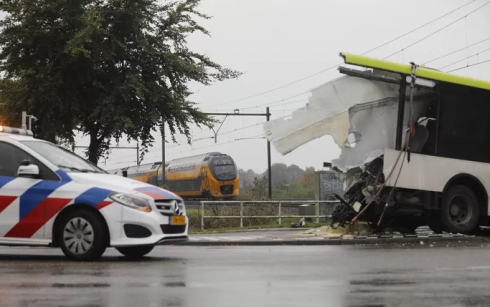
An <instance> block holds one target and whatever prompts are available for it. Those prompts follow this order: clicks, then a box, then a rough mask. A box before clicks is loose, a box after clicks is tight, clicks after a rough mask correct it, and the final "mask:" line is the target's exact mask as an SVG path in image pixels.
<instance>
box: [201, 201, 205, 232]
mask: <svg viewBox="0 0 490 307" xmlns="http://www.w3.org/2000/svg"><path fill="white" fill-rule="evenodd" d="M201 230H204V202H201Z"/></svg>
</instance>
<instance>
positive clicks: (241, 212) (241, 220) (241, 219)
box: [240, 203, 243, 228]
mask: <svg viewBox="0 0 490 307" xmlns="http://www.w3.org/2000/svg"><path fill="white" fill-rule="evenodd" d="M240 228H243V203H240Z"/></svg>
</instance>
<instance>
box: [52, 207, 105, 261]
mask: <svg viewBox="0 0 490 307" xmlns="http://www.w3.org/2000/svg"><path fill="white" fill-rule="evenodd" d="M85 222H86V223H88V226H86V227H85V228H83V227H84V226H80V227H78V223H85ZM73 225H75V227H78V228H76V229H80V231H76V233H74V236H73V239H70V236H69V235H70V232H69V231H68V230H70V229H73V227H72V226H73ZM82 228H83V229H82ZM87 229H88V230H87ZM57 231H58V234H57V235H58V236H59V243H60V247H61V250H62V251H63V253H64V254H65V255H66V256H67V257H68V258H70V259H72V260H76V261H92V260H96V259H98V258H100V257H101V256H102V255H103V254H104V252H105V250H106V248H107V242H108V239H109V234H108V233H107V228H106V227H105V225H104V220H102V218H101V217H100V216H98V215H97V214H96V213H94V212H90V211H87V210H76V211H73V212H70V213H68V214H67V215H66V216H64V217H63V220H62V221H61V222H60V224H59V229H58V230H57ZM77 233H78V234H80V235H84V237H82V238H81V239H80V238H78V237H77ZM89 233H92V234H91V235H90V234H89ZM87 234H88V235H87ZM85 235H87V236H88V237H85ZM88 241H90V245H89V247H88V248H86V249H84V247H86V246H87V245H85V244H88V243H87V242H88ZM83 242H85V243H83ZM77 245H78V246H79V249H78V251H79V252H76V251H75V252H74V249H75V250H76V246H77Z"/></svg>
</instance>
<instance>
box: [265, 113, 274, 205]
mask: <svg viewBox="0 0 490 307" xmlns="http://www.w3.org/2000/svg"><path fill="white" fill-rule="evenodd" d="M265 113H266V116H267V121H270V119H271V113H270V112H269V107H267V109H266V112H265ZM267 167H268V174H269V193H268V195H269V199H272V167H271V141H269V140H268V139H267Z"/></svg>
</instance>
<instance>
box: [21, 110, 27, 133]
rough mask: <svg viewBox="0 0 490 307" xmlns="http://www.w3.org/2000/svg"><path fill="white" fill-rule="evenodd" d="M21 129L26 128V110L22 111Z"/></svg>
mask: <svg viewBox="0 0 490 307" xmlns="http://www.w3.org/2000/svg"><path fill="white" fill-rule="evenodd" d="M21 128H22V129H24V130H27V112H26V111H23V112H22V127H21Z"/></svg>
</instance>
